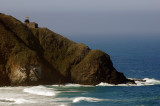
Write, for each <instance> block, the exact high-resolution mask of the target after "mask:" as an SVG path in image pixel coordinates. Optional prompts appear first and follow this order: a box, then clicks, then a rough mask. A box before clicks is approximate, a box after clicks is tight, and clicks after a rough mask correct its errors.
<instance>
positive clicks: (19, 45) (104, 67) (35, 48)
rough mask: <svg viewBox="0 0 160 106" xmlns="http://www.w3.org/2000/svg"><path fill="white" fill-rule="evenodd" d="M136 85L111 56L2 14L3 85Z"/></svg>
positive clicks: (0, 54) (0, 69) (0, 80)
mask: <svg viewBox="0 0 160 106" xmlns="http://www.w3.org/2000/svg"><path fill="white" fill-rule="evenodd" d="M100 82H107V83H110V84H120V83H127V82H134V81H131V80H128V79H127V78H126V77H125V76H124V75H123V73H120V72H118V71H117V70H116V69H115V68H114V67H113V64H112V61H111V59H110V57H109V55H108V54H106V53H104V52H103V51H101V50H91V49H90V48H89V47H88V46H86V45H84V44H78V43H76V42H73V41H71V40H69V39H67V38H65V37H63V36H61V35H59V34H57V33H54V32H52V31H50V30H49V29H47V28H28V27H27V26H26V25H24V24H23V23H22V22H20V21H19V20H17V19H15V18H14V17H12V16H8V15H5V14H2V13H0V86H17V85H38V84H65V83H78V84H89V85H96V84H98V83H100Z"/></svg>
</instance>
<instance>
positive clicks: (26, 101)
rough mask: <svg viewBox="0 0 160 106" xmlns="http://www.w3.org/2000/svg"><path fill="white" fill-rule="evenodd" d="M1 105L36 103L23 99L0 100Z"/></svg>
mask: <svg viewBox="0 0 160 106" xmlns="http://www.w3.org/2000/svg"><path fill="white" fill-rule="evenodd" d="M0 102H1V103H6V102H7V103H11V104H23V103H35V102H33V101H30V100H26V99H22V98H0Z"/></svg>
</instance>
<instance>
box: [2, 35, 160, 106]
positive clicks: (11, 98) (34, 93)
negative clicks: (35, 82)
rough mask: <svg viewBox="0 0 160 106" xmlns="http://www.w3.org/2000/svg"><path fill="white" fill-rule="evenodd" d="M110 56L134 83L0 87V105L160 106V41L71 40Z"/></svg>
mask: <svg viewBox="0 0 160 106" xmlns="http://www.w3.org/2000/svg"><path fill="white" fill-rule="evenodd" d="M71 39H72V40H74V41H76V42H79V43H80V42H82V43H84V44H86V45H88V46H89V47H90V48H92V49H101V50H103V51H105V52H106V53H108V54H109V55H110V57H111V60H112V61H113V65H114V67H115V68H116V69H117V70H118V71H120V72H123V73H124V75H125V76H127V77H128V78H131V79H133V78H137V79H143V80H146V82H142V81H136V83H137V85H134V84H128V85H127V84H119V85H112V84H107V83H103V82H102V83H100V84H98V85H96V86H91V85H79V84H66V85H39V86H19V87H0V105H1V106H6V105H14V106H28V105H30V106H160V74H159V72H160V47H159V45H160V42H159V41H160V38H159V35H153V36H151V35H150V37H138V36H137V37H130V38H129V37H128V38H126V37H124V38H114V37H112V38H107V37H102V38H98V35H97V37H95V38H94V37H93V38H92V39H91V38H89V37H88V38H87V37H86V38H84V37H83V38H82V39H77V38H71Z"/></svg>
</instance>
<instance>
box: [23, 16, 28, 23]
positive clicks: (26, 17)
mask: <svg viewBox="0 0 160 106" xmlns="http://www.w3.org/2000/svg"><path fill="white" fill-rule="evenodd" d="M24 23H25V24H26V25H27V24H29V17H28V16H25V21H24Z"/></svg>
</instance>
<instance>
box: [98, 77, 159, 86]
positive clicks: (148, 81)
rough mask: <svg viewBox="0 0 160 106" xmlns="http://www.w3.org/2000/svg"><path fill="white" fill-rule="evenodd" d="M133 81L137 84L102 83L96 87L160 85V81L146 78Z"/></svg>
mask: <svg viewBox="0 0 160 106" xmlns="http://www.w3.org/2000/svg"><path fill="white" fill-rule="evenodd" d="M129 79H132V80H135V83H136V84H117V85H114V84H108V83H104V82H101V83H100V84H98V85H96V86H149V85H159V84H160V80H156V79H153V78H152V79H150V78H144V79H142V80H138V79H134V78H129Z"/></svg>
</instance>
